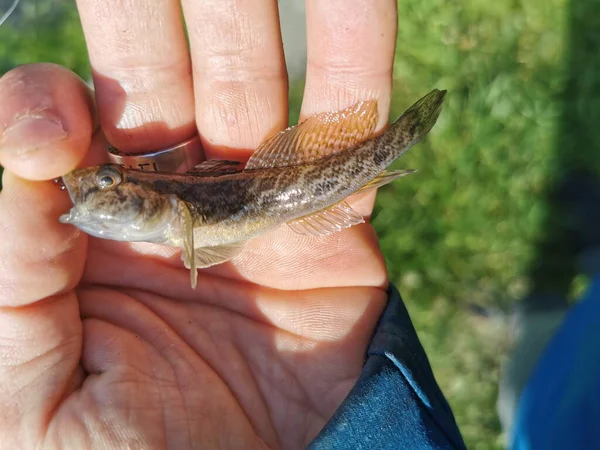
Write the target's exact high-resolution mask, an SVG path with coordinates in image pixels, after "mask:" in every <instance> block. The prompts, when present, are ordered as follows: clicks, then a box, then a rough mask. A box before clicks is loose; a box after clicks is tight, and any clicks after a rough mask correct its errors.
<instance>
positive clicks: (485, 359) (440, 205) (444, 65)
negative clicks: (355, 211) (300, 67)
mask: <svg viewBox="0 0 600 450" xmlns="http://www.w3.org/2000/svg"><path fill="white" fill-rule="evenodd" d="M459 3H460V4H456V5H455V4H454V3H449V2H444V1H442V0H405V1H403V2H401V6H400V30H399V38H398V45H397V53H396V56H397V57H396V65H395V88H394V100H393V103H392V118H395V117H397V116H398V115H399V114H400V113H401V112H402V111H403V110H404V109H405V108H406V107H408V106H409V105H410V104H412V103H413V102H414V101H415V100H417V99H418V98H420V97H421V96H422V95H424V94H425V93H427V92H428V91H429V90H430V89H432V88H434V87H437V88H443V89H447V90H448V96H447V103H446V107H445V110H444V112H443V114H442V117H441V119H440V121H439V123H438V125H437V126H436V127H435V128H434V130H433V131H432V133H431V134H430V135H429V137H428V139H426V141H424V142H423V143H421V144H420V145H419V146H418V147H417V148H415V149H414V150H413V151H411V152H409V154H407V155H406V156H404V157H403V158H402V159H401V160H400V161H399V162H398V164H397V165H398V166H399V167H404V168H415V169H419V172H418V173H417V174H415V175H412V176H411V177H409V178H406V179H402V180H400V181H399V182H396V183H393V184H392V185H389V186H386V187H385V188H383V189H382V190H381V193H380V196H379V199H378V203H377V207H376V211H375V215H374V224H375V226H376V228H377V230H378V232H379V234H380V236H381V245H382V248H383V251H384V253H385V255H386V257H387V259H388V262H389V267H390V276H391V279H392V280H393V281H394V282H396V283H397V285H398V286H399V287H400V290H401V292H402V293H403V296H404V299H405V301H406V303H407V305H408V308H409V311H410V312H411V315H412V317H413V320H414V322H415V326H416V329H417V330H418V332H419V336H420V337H421V339H422V342H423V344H424V346H425V348H426V350H427V352H428V354H429V357H430V361H431V363H432V365H433V368H434V372H435V374H436V376H437V379H438V381H439V382H440V384H441V385H442V388H443V390H444V392H445V394H446V396H447V397H448V399H449V401H450V404H451V406H452V408H453V410H454V412H455V414H456V417H457V421H458V423H459V426H460V428H461V431H462V433H463V435H464V437H465V440H466V442H467V445H468V447H469V448H470V449H480V450H483V449H500V448H503V445H502V439H501V435H500V426H499V423H498V420H497V417H496V413H495V402H496V395H497V385H498V378H499V374H500V365H501V362H502V358H503V355H504V354H505V351H506V348H507V338H508V335H507V329H506V327H505V326H503V324H502V321H494V320H491V319H488V320H483V319H478V318H475V317H473V316H471V315H470V314H469V313H468V306H469V305H471V304H476V305H480V306H484V307H489V308H496V309H498V310H507V309H508V308H509V307H510V305H511V304H513V303H514V302H515V301H518V299H519V298H520V297H522V296H523V295H525V294H526V292H527V290H528V289H529V288H530V286H531V285H537V286H542V287H548V288H553V289H562V290H566V291H570V292H571V293H572V294H573V293H575V292H576V291H579V290H581V288H582V286H583V285H584V282H585V280H583V284H582V282H579V283H572V282H571V281H572V277H573V255H572V254H571V251H570V249H569V246H568V245H567V244H565V241H564V239H562V238H561V228H560V225H561V224H560V220H557V219H556V217H560V215H559V214H558V210H557V209H556V207H555V206H554V205H553V204H552V202H551V201H550V200H549V199H550V194H551V192H552V188H553V186H554V185H555V184H556V183H557V181H558V180H559V179H560V177H561V176H562V175H563V174H565V173H566V172H567V171H568V170H569V169H572V168H576V167H580V166H583V167H588V168H595V169H598V168H600V151H598V149H600V127H598V126H597V124H596V123H595V121H597V118H598V117H600V96H599V95H598V92H600V89H599V88H600V16H598V15H597V14H596V12H597V11H598V7H600V2H599V1H598V0H581V1H578V2H576V1H575V0H572V4H569V3H567V2H565V1H562V0H546V1H542V0H512V1H505V2H498V1H496V2H489V1H486V0H469V1H466V2H459ZM52 5H53V8H58V6H56V3H54V2H52ZM30 8H31V7H30ZM34 13H35V11H33V10H30V11H29V12H27V11H22V12H21V13H20V14H21V15H20V16H19V18H18V20H17V18H16V17H13V18H11V20H10V22H9V23H7V24H5V25H4V26H2V27H0V73H2V72H4V71H6V70H7V69H9V68H11V67H13V66H14V65H16V64H22V63H26V62H34V61H53V62H57V63H60V64H64V65H66V66H68V67H70V68H71V69H73V70H75V71H76V72H78V73H79V74H80V75H82V76H83V77H87V76H88V73H89V68H88V65H87V59H86V52H85V46H84V43H83V38H82V34H81V30H80V26H79V22H78V19H77V16H76V15H75V14H74V12H73V11H72V9H69V8H63V9H60V10H53V12H52V13H51V12H50V11H46V12H41V13H40V11H37V18H34ZM27 14H29V16H28V15H27ZM45 14H49V15H48V16H45ZM50 14H52V17H51V16H50ZM43 17H46V19H43V20H42V19H40V18H43ZM58 18H60V20H59V21H57V19H58ZM28 21H29V22H28ZM17 24H18V25H17ZM15 30H16V31H17V32H15ZM301 88H302V86H293V87H292V105H291V106H292V112H291V117H294V118H296V117H297V112H298V107H299V101H300V99H301Z"/></svg>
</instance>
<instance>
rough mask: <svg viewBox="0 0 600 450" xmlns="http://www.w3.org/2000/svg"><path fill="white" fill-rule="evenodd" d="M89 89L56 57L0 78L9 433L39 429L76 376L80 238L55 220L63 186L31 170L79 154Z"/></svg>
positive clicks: (87, 135)
mask: <svg viewBox="0 0 600 450" xmlns="http://www.w3.org/2000/svg"><path fill="white" fill-rule="evenodd" d="M58 93H61V94H62V95H58ZM89 99H90V97H89V92H88V91H87V88H86V87H85V85H84V84H83V83H82V82H81V80H79V79H78V78H77V77H76V76H75V75H74V74H73V73H71V72H69V71H67V70H66V69H63V68H59V67H57V66H52V65H46V64H44V65H32V66H22V67H20V68H17V69H15V70H13V71H11V72H9V73H8V74H6V75H5V76H4V77H2V78H1V79H0V105H2V108H0V163H1V164H2V165H3V166H4V167H5V169H6V170H5V172H4V176H3V190H2V192H0V217H2V221H0V435H2V436H5V437H7V438H8V441H9V442H10V441H11V439H15V438H16V436H15V434H18V433H19V431H20V432H22V433H26V434H27V435H29V436H30V437H33V436H37V437H39V436H40V433H41V432H42V431H43V429H44V427H45V426H47V424H48V419H49V416H50V415H51V414H52V412H53V411H55V410H56V408H57V406H58V404H59V402H60V400H61V399H62V397H63V396H64V395H66V394H67V393H69V392H70V391H71V390H73V389H74V388H75V387H76V386H77V385H78V384H79V383H80V381H81V369H80V368H79V360H80V355H81V342H82V339H81V336H82V326H81V320H80V318H79V309H78V303H77V299H76V296H75V292H74V290H73V289H74V287H75V286H76V285H77V283H78V282H79V279H80V277H81V274H82V271H83V267H84V263H85V257H86V239H87V238H86V236H85V235H84V234H82V233H80V232H79V231H77V230H76V229H74V228H73V227H71V226H68V225H63V224H60V223H59V222H58V217H59V215H60V214H61V213H64V212H65V211H66V210H68V208H69V206H70V202H69V198H68V196H67V195H66V193H65V192H61V191H60V190H59V189H58V187H57V186H56V185H55V184H54V183H52V182H51V181H32V180H48V179H50V178H53V177H57V176H60V175H63V174H64V173H66V172H67V171H69V170H71V169H73V168H74V167H75V166H76V165H77V164H79V162H80V161H81V160H82V159H83V158H84V157H85V153H86V151H87V149H88V147H89V145H90V140H91V133H92V113H91V106H90V105H91V102H90V101H89ZM38 119H41V122H40V121H38ZM19 122H20V123H19ZM48 123H54V124H58V134H57V128H54V130H53V131H52V130H51V128H52V125H48ZM7 130H8V132H7ZM61 130H62V131H61ZM7 136H8V137H7ZM21 444H23V441H21ZM23 445H25V446H28V445H29V444H23ZM32 446H34V445H32Z"/></svg>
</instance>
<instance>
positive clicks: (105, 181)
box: [96, 167, 121, 189]
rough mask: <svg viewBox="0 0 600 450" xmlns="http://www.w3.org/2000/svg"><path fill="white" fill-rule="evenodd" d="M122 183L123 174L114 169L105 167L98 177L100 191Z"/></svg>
mask: <svg viewBox="0 0 600 450" xmlns="http://www.w3.org/2000/svg"><path fill="white" fill-rule="evenodd" d="M120 182H121V173H120V172H119V171H118V170H117V169H115V168H114V167H105V168H103V169H101V170H100V171H99V172H98V174H97V175H96V183H97V184H98V187H99V188H100V189H108V188H111V187H113V186H115V185H117V184H119V183H120Z"/></svg>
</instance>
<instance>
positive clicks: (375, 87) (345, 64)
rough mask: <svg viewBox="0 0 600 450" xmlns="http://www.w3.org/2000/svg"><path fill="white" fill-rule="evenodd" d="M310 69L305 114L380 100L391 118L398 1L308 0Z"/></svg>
mask: <svg viewBox="0 0 600 450" xmlns="http://www.w3.org/2000/svg"><path fill="white" fill-rule="evenodd" d="M306 23H307V72H306V86H305V91H304V98H303V102H302V109H301V115H302V116H303V117H306V116H310V115H313V114H315V113H317V112H321V111H332V110H338V109H342V108H345V107H347V106H350V105H352V104H353V103H355V102H357V101H359V100H368V99H376V100H377V101H378V104H379V116H380V119H379V124H378V128H377V129H381V128H382V127H383V126H385V124H387V122H388V114H389V104H390V94H391V88H392V68H393V62H394V51H395V44H396V32H397V2H396V0H379V1H376V2H374V1H372V0H330V1H327V2H321V1H317V0H307V1H306Z"/></svg>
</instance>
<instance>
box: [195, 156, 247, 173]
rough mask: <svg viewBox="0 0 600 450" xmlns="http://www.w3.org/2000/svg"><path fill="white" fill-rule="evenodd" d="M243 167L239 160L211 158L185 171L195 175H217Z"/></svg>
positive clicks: (236, 170) (239, 169)
mask: <svg viewBox="0 0 600 450" xmlns="http://www.w3.org/2000/svg"><path fill="white" fill-rule="evenodd" d="M243 168H244V164H243V163H241V162H239V161H228V160H226V159H211V160H210V161H204V162H201V163H200V164H198V165H197V166H195V167H193V168H191V169H190V170H188V171H187V173H192V174H194V175H195V176H202V175H206V176H213V177H214V176H217V175H224V174H228V173H236V172H240V171H241V170H242V169H243Z"/></svg>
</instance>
